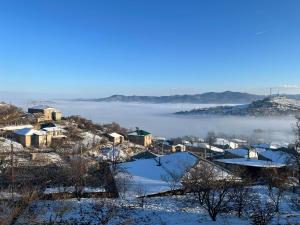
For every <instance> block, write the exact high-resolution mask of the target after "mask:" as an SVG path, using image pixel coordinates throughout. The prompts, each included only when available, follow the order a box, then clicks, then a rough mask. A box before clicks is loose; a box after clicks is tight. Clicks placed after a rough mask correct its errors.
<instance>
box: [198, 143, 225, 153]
mask: <svg viewBox="0 0 300 225" xmlns="http://www.w3.org/2000/svg"><path fill="white" fill-rule="evenodd" d="M195 147H199V148H206V149H210V150H211V151H213V152H219V153H223V152H224V150H223V149H221V148H218V147H215V146H209V144H207V143H197V144H196V146H195Z"/></svg>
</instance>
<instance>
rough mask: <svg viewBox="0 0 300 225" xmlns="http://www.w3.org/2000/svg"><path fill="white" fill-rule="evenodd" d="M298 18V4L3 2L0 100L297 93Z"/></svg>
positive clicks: (264, 0)
mask: <svg viewBox="0 0 300 225" xmlns="http://www.w3.org/2000/svg"><path fill="white" fill-rule="evenodd" d="M299 11H300V1H298V0H251V1H250V0H248V1H246V0H245V1H241V0H206V1H202V0H195V1H189V0H184V1H183V0H182V1H176V0H170V1H169V0H151V1H149V0H147V1H146V0H119V1H117V0H111V1H101V0H95V1H91V0H19V1H16V0H3V1H0V91H1V92H2V93H3V92H15V93H27V94H28V93H43V94H45V95H47V94H49V95H56V96H78V97H98V96H99V97H101V96H108V95H111V94H140V95H143V94H145V95H167V94H183V93H201V92H206V91H224V90H233V91H246V92H252V93H267V92H268V90H269V87H280V89H281V91H283V92H298V93H300V91H299V90H300V89H298V85H300V29H299V28H300V13H299ZM284 86H285V87H289V88H284Z"/></svg>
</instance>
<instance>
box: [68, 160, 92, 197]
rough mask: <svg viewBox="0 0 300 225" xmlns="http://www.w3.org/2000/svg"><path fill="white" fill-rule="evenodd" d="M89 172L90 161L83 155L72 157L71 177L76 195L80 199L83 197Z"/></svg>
mask: <svg viewBox="0 0 300 225" xmlns="http://www.w3.org/2000/svg"><path fill="white" fill-rule="evenodd" d="M87 173H88V162H87V160H84V159H83V158H82V157H77V158H75V159H72V160H71V162H70V168H69V179H70V181H71V184H72V185H73V186H74V188H75V195H76V198H77V199H78V200H80V199H81V196H82V194H83V189H84V187H85V182H86V179H85V178H86V176H87Z"/></svg>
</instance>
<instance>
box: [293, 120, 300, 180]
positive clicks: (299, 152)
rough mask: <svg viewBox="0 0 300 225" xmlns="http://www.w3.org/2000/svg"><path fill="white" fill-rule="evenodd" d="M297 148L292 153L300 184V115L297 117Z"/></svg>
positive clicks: (295, 130) (295, 131)
mask: <svg viewBox="0 0 300 225" xmlns="http://www.w3.org/2000/svg"><path fill="white" fill-rule="evenodd" d="M294 133H295V147H294V148H293V149H292V151H291V153H292V154H291V156H292V159H291V161H292V162H293V164H294V167H295V169H296V171H297V174H298V184H300V115H298V116H296V124H295V127H294Z"/></svg>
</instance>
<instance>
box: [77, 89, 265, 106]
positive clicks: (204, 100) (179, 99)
mask: <svg viewBox="0 0 300 225" xmlns="http://www.w3.org/2000/svg"><path fill="white" fill-rule="evenodd" d="M264 97H265V96H263V95H254V94H248V93H241V92H231V91H225V92H207V93H203V94H195V95H170V96H136V95H133V96H125V95H112V96H110V97H107V98H98V99H81V100H82V101H95V102H140V103H195V104H210V103H214V104H242V103H251V102H253V101H255V100H259V99H263V98H264Z"/></svg>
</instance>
